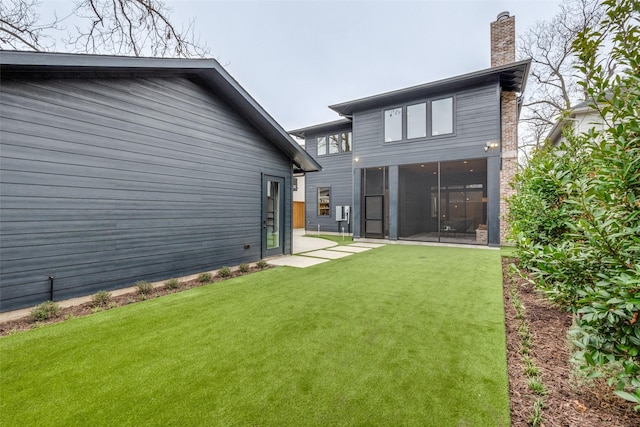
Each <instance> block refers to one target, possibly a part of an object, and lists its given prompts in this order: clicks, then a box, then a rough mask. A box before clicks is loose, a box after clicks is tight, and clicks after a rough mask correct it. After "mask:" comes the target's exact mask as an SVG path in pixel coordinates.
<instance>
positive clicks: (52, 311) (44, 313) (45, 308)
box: [31, 301, 60, 322]
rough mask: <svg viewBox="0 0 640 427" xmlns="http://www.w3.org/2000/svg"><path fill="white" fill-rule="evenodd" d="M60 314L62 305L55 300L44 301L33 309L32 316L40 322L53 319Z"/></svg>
mask: <svg viewBox="0 0 640 427" xmlns="http://www.w3.org/2000/svg"><path fill="white" fill-rule="evenodd" d="M58 314H60V305H58V303H57V302H53V301H47V302H43V303H42V304H39V305H37V306H35V307H33V309H31V317H33V319H34V320H36V321H38V322H41V321H43V320H47V319H51V318H52V317H56V316H58Z"/></svg>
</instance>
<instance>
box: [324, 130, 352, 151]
mask: <svg viewBox="0 0 640 427" xmlns="http://www.w3.org/2000/svg"><path fill="white" fill-rule="evenodd" d="M344 134H348V135H350V137H349V151H345V150H344V142H343V135H344ZM332 136H337V144H338V151H336V152H333V153H332V152H330V145H331V144H330V139H331V137H332ZM320 139H324V141H325V150H324V153H320V152H319V151H318V140H320ZM315 140H316V154H317V156H318V157H326V156H339V155H341V154H351V153H352V152H353V131H352V130H345V131H336V132H332V133H328V134H326V135H319V136H317V137H316V138H315Z"/></svg>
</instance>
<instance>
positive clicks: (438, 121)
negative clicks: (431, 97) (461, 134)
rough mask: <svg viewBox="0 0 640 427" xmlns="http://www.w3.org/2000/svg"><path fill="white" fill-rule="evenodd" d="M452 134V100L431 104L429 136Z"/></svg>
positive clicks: (447, 99) (446, 99) (440, 100)
mask: <svg viewBox="0 0 640 427" xmlns="http://www.w3.org/2000/svg"><path fill="white" fill-rule="evenodd" d="M448 133H453V98H445V99H439V100H437V101H432V102H431V135H432V136H436V135H446V134H448Z"/></svg>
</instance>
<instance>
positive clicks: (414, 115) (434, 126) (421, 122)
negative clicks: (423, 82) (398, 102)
mask: <svg viewBox="0 0 640 427" xmlns="http://www.w3.org/2000/svg"><path fill="white" fill-rule="evenodd" d="M405 115H406V120H405V119H404V116H405ZM452 133H453V97H448V98H442V99H436V100H433V101H430V102H420V103H417V104H410V105H407V106H403V107H397V108H392V109H389V110H384V141H385V142H394V141H402V140H409V139H418V138H428V137H435V136H442V135H448V134H452Z"/></svg>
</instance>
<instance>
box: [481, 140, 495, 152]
mask: <svg viewBox="0 0 640 427" xmlns="http://www.w3.org/2000/svg"><path fill="white" fill-rule="evenodd" d="M498 146H499V144H498V141H487V143H486V144H485V146H484V151H489V148H498Z"/></svg>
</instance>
